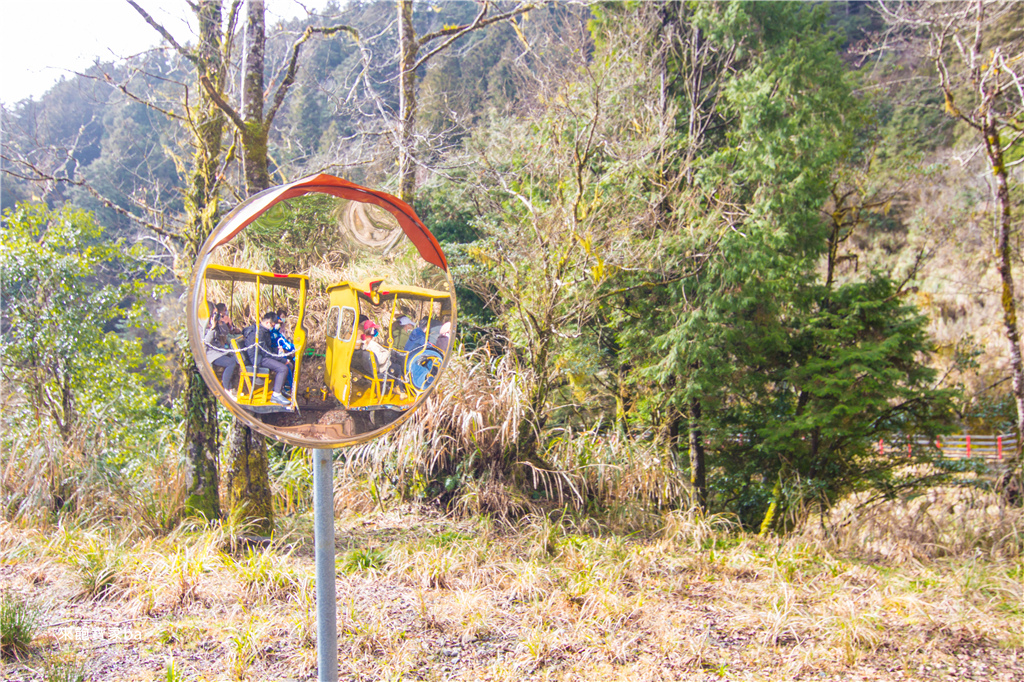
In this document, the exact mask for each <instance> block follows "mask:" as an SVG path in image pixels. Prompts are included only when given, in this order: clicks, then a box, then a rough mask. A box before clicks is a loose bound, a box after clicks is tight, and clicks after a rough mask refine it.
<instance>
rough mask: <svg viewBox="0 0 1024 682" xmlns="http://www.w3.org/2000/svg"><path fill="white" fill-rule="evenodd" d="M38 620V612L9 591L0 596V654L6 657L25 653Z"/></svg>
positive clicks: (33, 635) (15, 656)
mask: <svg viewBox="0 0 1024 682" xmlns="http://www.w3.org/2000/svg"><path fill="white" fill-rule="evenodd" d="M38 622H39V614H38V612H37V611H36V610H35V609H34V608H33V607H32V606H31V605H29V604H28V603H26V602H24V601H22V600H21V599H19V598H17V597H15V596H13V595H11V594H9V593H4V595H3V596H0V654H2V655H3V656H4V657H6V658H19V657H20V656H24V655H25V654H27V653H28V651H29V646H30V645H31V644H32V639H33V638H34V637H35V634H36V626H37V624H38Z"/></svg>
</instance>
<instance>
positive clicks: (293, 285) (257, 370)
mask: <svg viewBox="0 0 1024 682" xmlns="http://www.w3.org/2000/svg"><path fill="white" fill-rule="evenodd" d="M208 281H217V282H230V283H231V287H230V293H229V298H233V297H234V285H235V284H236V283H240V282H245V283H250V284H255V285H256V292H257V295H256V311H255V323H256V324H259V320H260V317H261V311H260V300H261V298H262V297H261V296H260V295H259V294H260V291H261V287H285V288H288V289H296V290H297V292H298V298H299V301H298V303H299V304H298V311H297V312H296V313H295V329H294V331H293V335H294V338H293V339H292V343H294V345H295V370H294V371H295V374H294V378H293V380H292V386H293V390H292V396H291V404H290V405H288V406H283V405H277V404H276V403H273V402H271V400H270V381H269V375H268V372H267V370H266V368H262V367H259V366H257V367H253V366H252V365H250V364H248V362H247V359H246V358H245V356H244V354H243V353H242V352H241V348H240V346H239V344H240V340H238V339H232V341H231V345H232V348H233V349H234V351H235V356H236V359H237V360H238V363H239V365H240V367H239V372H240V374H239V378H238V390H237V391H234V392H230V391H229V392H230V393H231V397H232V398H233V399H234V400H235V402H237V403H238V404H239V405H241V406H242V407H244V408H246V409H248V410H250V411H251V412H257V413H266V412H280V411H285V410H296V409H298V407H297V404H296V401H295V399H296V395H295V394H296V393H297V391H295V390H294V387H298V385H299V376H300V372H301V370H302V356H303V353H304V352H305V350H306V328H305V326H304V325H303V320H304V315H305V311H306V292H307V290H308V288H309V277H308V276H307V275H295V274H288V275H284V274H278V273H274V272H257V271H254V270H245V269H242V268H233V267H228V266H225V265H209V266H207V267H206V270H205V272H204V280H203V288H204V292H203V293H204V296H205V295H206V291H205V289H206V283H207V282H208ZM206 300H209V298H208V297H207V298H206ZM271 300H272V301H273V297H272V296H271ZM229 307H231V304H229ZM197 312H198V314H199V320H200V322H201V323H204V324H205V323H206V321H207V319H208V318H209V311H208V310H207V309H206V307H205V306H200V307H199V309H198V311H197ZM258 362H259V361H258V359H257V364H258ZM225 389H227V387H225Z"/></svg>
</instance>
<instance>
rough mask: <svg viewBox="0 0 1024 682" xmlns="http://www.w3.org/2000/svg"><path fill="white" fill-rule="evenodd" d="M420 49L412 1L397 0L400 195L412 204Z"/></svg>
mask: <svg viewBox="0 0 1024 682" xmlns="http://www.w3.org/2000/svg"><path fill="white" fill-rule="evenodd" d="M419 49H420V46H419V43H418V42H417V41H416V32H415V31H414V30H413V26H412V0H398V50H399V53H398V97H399V99H398V110H399V120H398V126H399V128H398V182H399V185H398V187H399V194H398V196H399V198H400V199H401V200H402V201H404V202H405V203H407V204H410V205H411V204H412V200H413V198H414V197H415V194H416V163H415V159H414V154H415V136H414V134H413V132H414V128H413V126H414V123H415V122H416V70H415V69H414V68H413V66H414V65H415V63H416V56H417V54H419Z"/></svg>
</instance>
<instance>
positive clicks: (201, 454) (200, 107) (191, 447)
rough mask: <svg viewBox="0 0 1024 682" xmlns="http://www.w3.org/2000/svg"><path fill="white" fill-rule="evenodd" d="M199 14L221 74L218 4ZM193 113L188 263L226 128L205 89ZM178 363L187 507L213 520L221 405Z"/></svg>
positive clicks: (204, 42)
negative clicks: (181, 382) (182, 390)
mask: <svg viewBox="0 0 1024 682" xmlns="http://www.w3.org/2000/svg"><path fill="white" fill-rule="evenodd" d="M196 16H197V18H198V20H199V44H198V45H197V48H196V53H197V55H198V57H199V59H198V60H197V61H198V70H199V72H200V73H199V75H200V76H207V77H212V78H219V77H220V74H221V72H222V69H221V68H220V62H221V59H222V57H221V55H222V52H221V40H220V24H221V6H220V2H219V1H218V0H201V1H200V2H199V3H198V4H197V5H196ZM192 117H193V120H194V121H195V127H194V128H193V144H194V146H195V149H194V152H193V165H192V170H191V172H190V173H189V176H188V185H187V188H186V191H185V197H184V198H185V212H186V220H187V224H186V226H185V235H184V236H185V249H184V252H183V254H182V255H183V258H184V262H185V263H188V264H191V263H192V262H193V261H194V260H195V257H196V255H197V254H198V253H199V248H200V247H201V246H202V244H203V242H204V241H206V238H207V237H208V236H209V234H210V232H211V231H212V230H213V228H214V227H215V226H216V224H217V220H218V218H219V210H218V206H217V167H218V165H219V161H220V156H221V149H222V147H221V144H222V143H221V135H222V134H223V132H224V116H223V114H222V113H221V112H220V110H219V109H218V108H217V106H216V105H215V104H214V103H213V101H212V100H211V99H210V97H209V96H208V95H207V94H206V92H205V91H204V89H203V88H198V102H197V104H196V106H195V108H194V109H193V111H192ZM179 362H180V366H181V367H182V369H183V371H184V372H185V406H186V415H185V440H186V443H187V449H188V456H187V458H186V462H185V480H186V488H185V494H186V499H185V511H186V513H194V514H201V515H202V516H204V517H206V518H207V519H215V518H219V517H220V498H219V495H218V486H219V475H218V468H217V457H218V453H219V449H220V448H219V436H220V434H219V431H218V428H217V403H216V400H214V398H213V396H212V395H211V394H210V391H209V389H207V387H206V383H205V382H204V381H203V378H202V376H201V375H200V374H199V369H198V368H197V367H196V364H195V360H194V359H193V358H192V354H191V352H189V351H184V352H182V354H181V356H180V357H179Z"/></svg>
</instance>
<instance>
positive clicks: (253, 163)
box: [241, 0, 270, 196]
mask: <svg viewBox="0 0 1024 682" xmlns="http://www.w3.org/2000/svg"><path fill="white" fill-rule="evenodd" d="M266 36H267V28H266V10H265V7H264V0H248V2H247V4H246V17H245V40H244V46H245V47H244V52H243V54H242V119H243V120H244V122H245V128H244V130H242V131H241V133H242V167H243V169H244V171H245V185H246V189H247V191H248V193H249V196H252V195H253V194H256V193H258V192H262V191H263V190H265V189H267V188H268V187H270V171H269V168H268V164H267V139H268V132H269V131H268V130H267V126H266V125H264V122H263V66H264V53H265V49H266V42H267V38H266Z"/></svg>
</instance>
